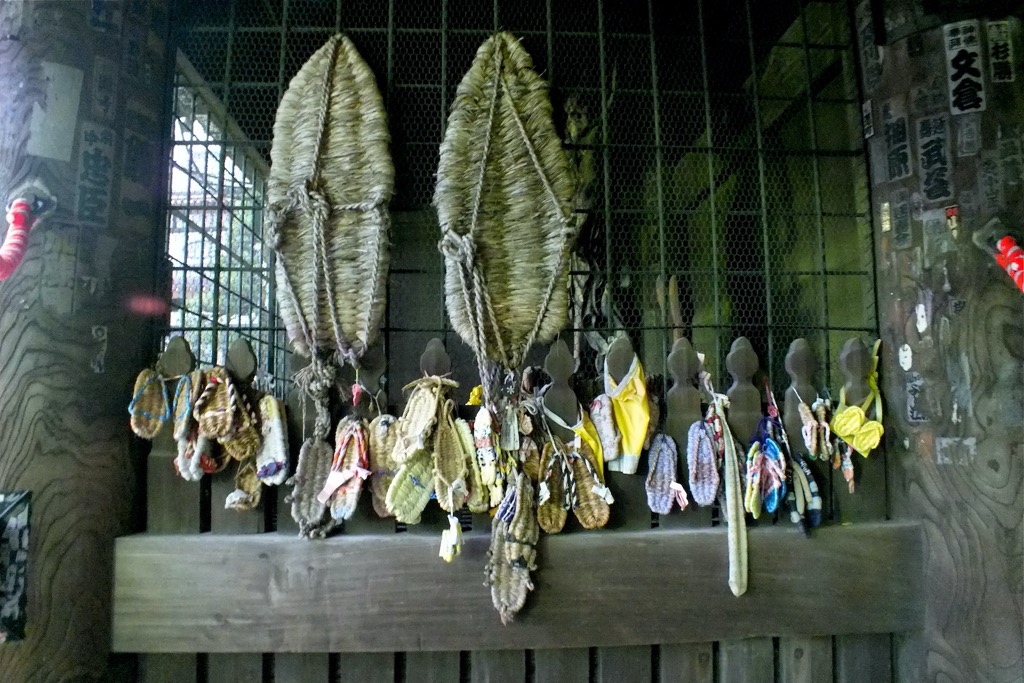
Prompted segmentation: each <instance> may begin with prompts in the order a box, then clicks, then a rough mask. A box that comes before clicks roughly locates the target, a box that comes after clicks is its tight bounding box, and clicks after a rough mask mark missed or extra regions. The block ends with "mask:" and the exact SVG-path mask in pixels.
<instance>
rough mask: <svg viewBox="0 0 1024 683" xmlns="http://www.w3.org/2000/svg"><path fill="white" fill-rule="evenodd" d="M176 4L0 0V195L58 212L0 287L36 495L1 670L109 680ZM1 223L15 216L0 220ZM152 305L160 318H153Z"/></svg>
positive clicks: (14, 425) (4, 345)
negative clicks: (34, 200)
mask: <svg viewBox="0 0 1024 683" xmlns="http://www.w3.org/2000/svg"><path fill="white" fill-rule="evenodd" d="M168 25H169V22H168V11H167V2H165V1H164V0H132V1H128V0H126V1H124V2H120V1H116V2H115V1H110V0H107V1H101V0H94V1H91V2H85V1H84V0H81V1H80V0H74V1H54V2H50V1H46V0H13V1H7V2H3V3H0V92H2V93H3V95H2V97H3V105H2V106H0V204H6V203H7V201H9V200H10V199H12V198H13V195H12V193H13V192H14V191H15V190H16V189H18V188H19V187H21V186H23V185H25V184H26V183H32V184H35V185H36V186H37V187H39V188H40V189H44V190H45V191H46V192H47V193H48V194H49V195H51V196H52V197H53V198H54V199H55V201H56V209H55V210H54V211H53V213H52V214H50V215H49V217H48V218H47V219H46V220H45V221H44V222H42V223H40V224H39V225H37V226H36V227H35V228H34V229H33V231H32V233H31V235H30V237H29V241H28V251H27V255H26V258H25V261H24V262H23V263H22V264H21V266H20V268H19V269H18V270H17V271H16V272H15V273H14V274H13V276H12V277H11V278H10V279H8V280H6V281H4V282H0V453H2V456H0V489H29V490H31V491H32V493H33V496H32V517H31V527H32V528H31V550H30V556H29V576H28V596H29V600H28V635H27V639H26V641H25V642H24V643H21V644H18V645H5V646H3V647H0V680H4V681H28V680H38V681H68V680H75V681H79V680H98V679H100V677H101V676H102V675H103V673H104V671H105V669H106V666H107V658H108V653H109V649H110V643H109V641H110V594H111V583H112V581H111V579H112V577H111V567H112V553H113V540H114V537H115V535H117V534H118V533H123V532H125V531H127V530H129V529H130V528H131V525H132V521H133V518H134V512H135V507H136V506H135V505H134V503H135V482H136V481H137V480H138V473H137V472H136V464H137V463H139V462H140V460H139V458H138V457H137V456H138V455H139V450H140V448H139V443H137V442H134V441H133V437H132V436H131V434H130V431H129V428H128V415H127V411H126V406H127V405H128V401H129V399H130V398H131V391H132V384H133V376H134V374H135V373H136V372H138V370H139V369H140V368H141V367H143V365H144V364H145V363H146V362H147V361H148V360H150V355H151V351H152V350H153V348H152V346H153V345H152V336H151V334H150V330H151V327H152V321H153V318H152V317H151V316H152V315H153V312H152V306H151V305H147V303H146V301H145V300H142V299H133V297H134V296H135V295H140V296H144V295H148V294H150V293H151V292H153V291H154V280H155V279H156V278H155V273H156V272H157V269H156V268H155V264H156V263H157V255H158V252H159V250H160V248H161V245H162V239H163V229H162V228H163V220H162V217H161V215H160V213H159V211H160V207H161V202H160V199H161V197H162V195H163V192H164V182H163V177H164V173H163V169H164V156H163V152H164V150H163V149H162V147H161V144H162V140H163V138H164V137H165V136H164V134H163V133H164V130H165V128H166V127H165V126H164V110H165V106H164V105H165V100H167V99H168V96H169V91H168V88H167V87H166V78H165V76H166V70H165V64H166V63H167V59H166V49H167V47H166V46H167V44H168V43H167V40H166V38H167V31H168V28H167V27H168ZM2 229H3V226H0V230H2ZM147 312H148V313H147Z"/></svg>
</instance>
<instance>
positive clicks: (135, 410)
mask: <svg viewBox="0 0 1024 683" xmlns="http://www.w3.org/2000/svg"><path fill="white" fill-rule="evenodd" d="M128 414H129V415H131V426H132V431H133V432H135V434H136V435H137V436H140V437H142V438H143V439H152V438H153V437H155V436H156V435H157V434H158V433H159V432H160V428H161V427H163V426H164V423H165V422H167V421H168V420H170V419H171V402H170V399H169V398H168V396H167V385H166V383H165V382H164V378H163V377H161V376H160V373H158V372H156V371H155V370H148V369H147V370H143V371H142V372H140V373H139V376H138V377H137V378H136V379H135V390H134V391H133V392H132V400H131V403H129V404H128Z"/></svg>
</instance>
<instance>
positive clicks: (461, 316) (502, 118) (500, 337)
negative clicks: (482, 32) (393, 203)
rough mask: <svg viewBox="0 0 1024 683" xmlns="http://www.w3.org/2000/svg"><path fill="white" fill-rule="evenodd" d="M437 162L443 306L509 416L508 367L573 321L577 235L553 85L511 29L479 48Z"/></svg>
mask: <svg viewBox="0 0 1024 683" xmlns="http://www.w3.org/2000/svg"><path fill="white" fill-rule="evenodd" d="M440 157H441V158H440V164H439V165H438V169H437V185H436V189H435V192H434V206H436V207H437V213H438V219H439V221H440V225H441V236H442V237H441V242H440V244H439V248H440V250H441V252H442V254H443V255H444V260H445V301H446V308H447V310H448V315H449V318H450V319H451V322H452V327H453V328H454V329H455V331H456V332H457V333H458V335H459V336H460V337H462V339H463V340H464V341H465V342H466V344H467V345H468V346H469V347H470V348H471V349H472V350H473V353H474V354H475V356H476V360H477V365H478V366H479V370H480V378H481V383H482V386H483V394H484V401H483V404H484V405H488V406H492V407H495V408H498V409H499V411H501V410H502V409H503V407H504V406H503V402H502V397H501V388H502V384H503V379H504V372H507V371H510V370H512V369H513V368H517V367H519V366H520V365H521V364H522V360H523V357H524V356H525V354H526V353H527V351H528V350H529V349H530V347H531V346H532V344H533V343H534V342H535V341H536V342H541V343H547V342H550V341H551V340H553V339H554V338H555V336H557V334H558V333H559V332H560V331H561V329H562V328H563V327H564V326H565V323H566V319H567V308H568V298H569V297H568V285H567V283H568V268H567V267H566V266H567V264H568V261H569V253H570V251H571V249H572V244H573V241H574V240H575V238H576V232H577V231H578V229H579V224H578V222H577V218H576V216H575V214H574V213H573V211H572V197H573V192H574V189H575V188H574V181H573V176H572V171H571V169H570V165H569V161H568V158H567V156H566V154H565V152H564V150H563V149H562V144H561V139H560V136H559V135H558V132H557V130H556V129H555V125H554V120H553V117H552V108H551V102H550V100H549V98H548V88H547V85H546V84H545V83H544V81H543V80H542V79H541V77H540V76H539V75H538V74H537V73H536V72H535V71H534V69H533V62H532V60H531V59H530V55H529V54H527V52H526V50H524V49H523V46H522V45H521V44H520V43H519V41H518V40H517V39H516V38H515V37H514V36H513V35H512V34H511V33H507V32H501V33H497V34H495V35H493V36H491V37H490V38H488V39H487V40H486V41H485V42H484V43H483V45H481V46H480V48H479V49H478V50H477V53H476V57H475V58H474V60H473V64H472V66H470V68H469V71H468V72H467V73H466V75H465V76H464V77H463V79H462V82H461V83H459V86H458V90H457V92H456V97H455V102H454V103H453V104H452V109H451V115H450V116H449V118H448V125H447V127H446V129H445V137H444V141H443V142H442V143H441V154H440ZM499 415H502V416H503V413H502V412H499Z"/></svg>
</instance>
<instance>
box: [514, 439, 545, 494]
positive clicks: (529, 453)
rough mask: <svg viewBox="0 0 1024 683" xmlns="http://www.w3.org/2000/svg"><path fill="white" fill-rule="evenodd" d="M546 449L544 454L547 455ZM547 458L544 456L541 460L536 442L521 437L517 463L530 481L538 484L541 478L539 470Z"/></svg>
mask: <svg viewBox="0 0 1024 683" xmlns="http://www.w3.org/2000/svg"><path fill="white" fill-rule="evenodd" d="M547 451H548V447H545V448H544V452H545V453H547ZM548 459H549V458H548V457H547V456H545V458H544V460H543V461H542V460H541V457H540V449H538V448H537V442H536V441H534V440H533V439H531V438H530V437H525V436H524V437H523V440H522V443H521V444H520V445H519V463H520V465H521V466H522V468H523V472H524V473H525V474H526V476H528V477H529V478H530V481H532V482H534V483H538V482H539V481H540V477H541V474H542V472H541V468H542V467H543V465H544V464H545V463H547V462H548Z"/></svg>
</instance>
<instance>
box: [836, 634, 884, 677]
mask: <svg viewBox="0 0 1024 683" xmlns="http://www.w3.org/2000/svg"><path fill="white" fill-rule="evenodd" d="M891 652H892V639H891V638H890V636H889V635H887V634H884V633H883V634H863V635H853V636H836V661H835V671H836V683H891V681H892V661H891Z"/></svg>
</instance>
